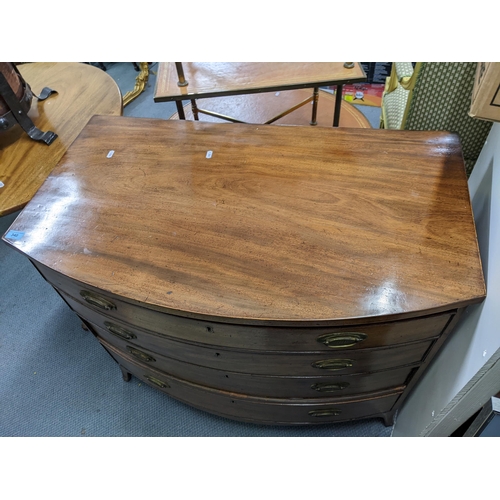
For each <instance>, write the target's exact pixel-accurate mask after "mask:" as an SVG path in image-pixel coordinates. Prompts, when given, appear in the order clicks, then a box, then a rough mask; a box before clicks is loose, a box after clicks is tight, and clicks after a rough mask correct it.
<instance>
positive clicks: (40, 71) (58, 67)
mask: <svg viewBox="0 0 500 500" xmlns="http://www.w3.org/2000/svg"><path fill="white" fill-rule="evenodd" d="M18 68H19V71H20V73H21V74H22V76H23V78H24V79H25V80H26V82H27V83H28V84H29V85H30V87H31V89H32V90H33V92H34V93H35V94H37V95H39V93H40V92H41V90H42V89H43V88H44V87H50V88H52V89H54V90H57V94H54V95H52V96H50V97H49V98H48V99H47V100H45V101H38V100H37V99H36V98H35V97H34V98H33V101H32V104H31V110H30V112H29V116H30V118H31V119H32V120H33V123H34V124H35V126H37V127H38V128H39V129H41V130H42V131H44V132H45V131H47V130H51V131H52V132H55V133H56V134H57V135H58V137H57V139H56V140H55V141H54V142H53V143H52V144H51V145H50V146H47V145H46V144H44V143H42V142H36V141H33V140H32V139H30V138H29V137H28V135H27V134H26V133H25V132H24V131H23V130H22V129H21V127H19V126H15V127H13V128H12V129H10V130H8V131H7V132H2V133H0V181H1V182H2V183H3V184H4V186H3V187H2V188H0V216H2V215H7V214H9V213H12V212H15V211H17V210H19V209H21V208H22V207H23V206H24V205H26V203H27V202H28V201H29V200H30V199H31V198H32V196H33V195H34V194H35V192H36V191H37V189H38V188H39V187H40V186H41V185H42V183H43V181H44V180H45V178H46V177H47V175H48V174H49V173H50V171H51V170H52V169H53V168H54V167H55V166H56V165H57V162H58V161H59V160H60V159H61V157H62V155H63V154H64V153H65V151H66V150H67V149H68V147H69V145H70V144H71V143H72V142H73V141H74V140H75V138H76V136H77V135H78V134H79V133H80V131H81V130H82V128H83V127H84V126H85V125H86V123H87V122H88V120H89V119H90V117H91V116H93V115H95V114H103V115H121V113H122V98H121V93H120V90H119V88H118V86H117V84H116V83H115V81H114V80H113V79H112V78H111V77H110V76H109V75H108V74H106V73H105V72H104V71H102V70H100V69H98V68H95V67H93V66H90V65H88V64H81V63H30V64H22V65H20V66H18Z"/></svg>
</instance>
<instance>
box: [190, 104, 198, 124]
mask: <svg viewBox="0 0 500 500" xmlns="http://www.w3.org/2000/svg"><path fill="white" fill-rule="evenodd" d="M191 109H192V110H193V116H194V119H195V120H196V121H198V120H199V118H198V107H197V106H196V101H195V100H194V99H191Z"/></svg>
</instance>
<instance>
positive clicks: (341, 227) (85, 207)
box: [4, 116, 485, 325]
mask: <svg viewBox="0 0 500 500" xmlns="http://www.w3.org/2000/svg"><path fill="white" fill-rule="evenodd" d="M138 138H141V140H138ZM10 231H13V232H12V233H10V236H9V232H7V233H6V236H4V240H5V241H6V242H7V243H9V244H10V245H11V246H13V247H14V248H16V249H17V250H19V251H21V252H23V253H25V254H27V255H28V256H29V257H30V258H32V259H33V260H35V261H37V262H40V263H42V264H44V265H46V266H48V267H50V268H52V269H54V270H55V271H58V272H60V273H63V274H64V275H67V276H70V277H71V278H73V279H76V280H78V281H80V282H82V283H86V284H89V285H92V286H97V287H98V288H100V289H101V290H105V291H108V292H110V293H113V294H117V295H120V296H122V297H125V298H128V299H130V300H131V301H132V302H136V303H138V304H148V305H151V306H152V307H157V306H158V307H161V308H165V309H166V310H167V311H170V312H173V313H174V314H179V315H184V316H191V317H199V318H202V319H212V320H217V319H219V320H221V321H231V320H232V319H234V318H237V319H238V321H239V322H242V321H243V322H247V323H249V324H275V325H278V324H289V323H290V322H292V323H294V322H301V323H302V324H304V325H306V324H307V325H309V324H311V325H312V324H323V325H326V324H328V323H329V322H335V320H339V319H341V320H343V319H345V320H349V321H356V320H360V321H361V320H362V319H363V318H367V317H379V318H381V319H379V321H382V320H385V319H389V318H390V319H399V318H403V317H413V316H416V315H420V314H422V313H424V312H425V313H427V312H428V313H432V312H442V311H444V310H450V309H451V308H453V307H462V306H465V305H468V304H470V303H474V302H479V301H481V300H482V299H483V298H484V295H485V286H484V280H483V274H482V269H481V262H480V258H479V252H478V246H477V239H476V232H475V226H474V221H473V218H472V213H471V206H470V200H469V192H468V186H467V179H466V174H465V168H464V164H463V159H462V155H461V147H460V143H459V139H458V136H457V135H456V134H451V133H447V132H427V131H422V132H417V131H393V130H374V129H334V128H326V127H325V128H323V127H308V126H303V127H302V126H284V127H277V126H272V125H267V126H265V125H246V124H213V123H200V122H192V121H182V120H181V121H164V120H153V119H138V118H128V117H112V116H109V117H106V116H95V117H93V118H92V119H91V120H90V122H89V124H88V125H87V126H86V127H85V128H84V129H83V131H82V133H81V134H80V135H79V137H78V139H77V140H76V141H75V142H74V143H73V144H72V146H71V147H70V148H69V149H68V151H67V153H66V154H65V156H64V157H63V158H62V160H61V162H60V164H59V165H58V167H57V168H56V169H54V171H53V172H52V173H51V175H50V176H49V177H48V178H47V180H46V182H45V183H44V184H43V186H42V187H41V189H40V190H39V191H38V193H37V194H36V195H35V197H34V198H33V200H32V201H31V202H30V203H29V204H28V205H27V206H26V208H25V209H24V210H23V211H22V212H21V214H20V215H19V217H18V218H17V219H16V221H15V222H14V223H13V224H12V226H11V228H10ZM376 320H377V319H376ZM294 324H295V323H294Z"/></svg>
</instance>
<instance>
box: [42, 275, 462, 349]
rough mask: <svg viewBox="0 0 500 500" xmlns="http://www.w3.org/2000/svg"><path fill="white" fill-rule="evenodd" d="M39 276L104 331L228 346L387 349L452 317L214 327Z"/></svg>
mask: <svg viewBox="0 0 500 500" xmlns="http://www.w3.org/2000/svg"><path fill="white" fill-rule="evenodd" d="M44 273H45V277H46V278H47V279H48V281H49V282H50V283H52V285H53V286H55V287H56V288H57V289H58V291H59V292H60V293H61V295H63V297H64V299H65V300H66V301H67V302H68V303H69V305H70V307H71V308H73V310H75V311H76V312H77V313H78V314H79V315H80V316H82V317H83V318H85V319H87V320H88V321H90V322H91V323H94V324H97V325H100V326H101V327H104V321H110V320H112V321H115V322H116V323H117V324H118V325H120V326H127V327H128V328H129V329H130V328H132V329H134V328H139V329H142V330H147V331H150V332H154V333H157V334H162V335H167V336H169V337H172V338H177V339H179V340H186V341H190V342H197V343H203V344H208V345H214V346H221V347H230V348H241V349H255V350H260V349H262V350H275V351H325V352H341V351H350V350H356V349H365V348H372V347H384V346H392V345H397V344H403V343H407V342H415V341H419V340H425V339H431V338H436V337H438V336H439V335H440V334H441V332H442V331H443V330H444V328H445V327H446V325H447V324H448V321H449V320H450V318H451V317H452V316H453V313H446V314H441V315H434V316H427V317H422V318H417V319H411V320H402V321H395V322H390V323H381V324H372V325H356V326H343V327H338V328H333V327H315V328H306V327H300V328H299V327H296V328H295V327H290V328H285V327H269V326H247V325H236V324H229V323H216V322H210V321H201V320H196V319H190V318H182V317H180V316H174V315H172V314H165V313H162V312H159V311H155V310H152V309H147V308H144V307H141V306H137V305H134V304H130V303H128V302H125V301H123V300H121V299H119V298H117V297H115V296H112V295H110V294H105V293H102V292H100V291H96V290H95V289H93V288H91V287H88V286H85V287H83V286H80V285H79V284H78V283H77V282H74V281H72V280H70V279H69V278H67V277H64V276H62V275H60V274H59V273H54V272H53V271H49V272H46V271H45V270H44ZM44 273H42V274H44ZM82 293H83V295H82Z"/></svg>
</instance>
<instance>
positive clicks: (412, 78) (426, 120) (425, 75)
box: [380, 62, 492, 176]
mask: <svg viewBox="0 0 500 500" xmlns="http://www.w3.org/2000/svg"><path fill="white" fill-rule="evenodd" d="M476 66H477V63H474V62H466V63H463V62H462V63H461V62H453V63H451V62H446V63H434V62H432V63H417V64H416V66H415V68H413V65H412V63H393V65H392V70H391V75H390V76H389V77H388V78H387V80H386V84H385V90H384V94H383V96H382V114H381V121H380V128H386V129H398V130H446V131H450V132H456V133H458V135H459V137H460V141H461V143H462V150H463V155H464V161H465V167H466V171H467V175H468V176H469V175H470V173H471V172H472V169H473V168H474V165H475V163H476V160H477V158H478V156H479V153H480V152H481V149H482V148H483V145H484V143H485V141H486V138H487V137H488V134H489V132H490V129H491V126H492V123H491V122H488V121H484V120H480V119H477V118H471V117H470V116H469V114H468V113H469V108H470V103H471V96H472V88H473V86H474V77H475V73H476Z"/></svg>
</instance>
